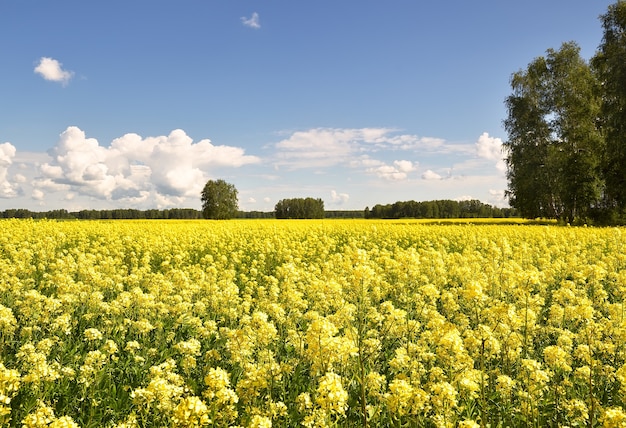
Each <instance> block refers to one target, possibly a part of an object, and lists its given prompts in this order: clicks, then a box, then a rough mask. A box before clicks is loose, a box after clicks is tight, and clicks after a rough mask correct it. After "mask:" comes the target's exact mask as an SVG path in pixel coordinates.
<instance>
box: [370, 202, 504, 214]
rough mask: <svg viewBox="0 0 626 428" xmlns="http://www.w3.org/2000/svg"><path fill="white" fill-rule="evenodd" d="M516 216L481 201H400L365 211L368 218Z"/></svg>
mask: <svg viewBox="0 0 626 428" xmlns="http://www.w3.org/2000/svg"><path fill="white" fill-rule="evenodd" d="M515 215H516V212H515V210H514V209H511V208H497V207H492V206H491V205H488V204H483V203H482V202H480V201H479V200H476V199H472V200H469V201H452V200H438V201H423V202H416V201H398V202H395V203H393V204H387V205H381V204H376V205H374V206H373V207H372V209H371V210H369V209H367V208H366V209H365V217H366V218H502V217H513V216H515Z"/></svg>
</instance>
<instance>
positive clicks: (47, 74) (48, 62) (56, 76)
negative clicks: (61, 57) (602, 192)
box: [35, 57, 74, 86]
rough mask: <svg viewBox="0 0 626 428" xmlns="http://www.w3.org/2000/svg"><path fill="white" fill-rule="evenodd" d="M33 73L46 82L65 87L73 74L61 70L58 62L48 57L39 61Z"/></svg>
mask: <svg viewBox="0 0 626 428" xmlns="http://www.w3.org/2000/svg"><path fill="white" fill-rule="evenodd" d="M35 73H37V74H39V75H41V77H43V78H44V79H46V80H50V81H53V82H60V83H62V84H63V86H65V85H67V84H68V83H69V82H70V80H71V79H72V77H73V76H74V72H72V71H68V70H63V67H62V64H61V63H60V62H59V61H57V60H56V59H52V58H48V57H42V58H41V59H40V60H39V64H38V65H37V67H35Z"/></svg>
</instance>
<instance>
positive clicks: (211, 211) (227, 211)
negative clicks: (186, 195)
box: [201, 180, 238, 220]
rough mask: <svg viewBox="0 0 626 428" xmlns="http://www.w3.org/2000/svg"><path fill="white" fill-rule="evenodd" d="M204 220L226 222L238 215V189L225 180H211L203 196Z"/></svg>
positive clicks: (205, 186) (206, 185) (203, 191)
mask: <svg viewBox="0 0 626 428" xmlns="http://www.w3.org/2000/svg"><path fill="white" fill-rule="evenodd" d="M201 200H202V215H203V217H204V218H208V219H214V220H225V219H230V218H233V217H235V216H236V215H237V210H238V202H237V189H236V188H235V186H234V185H232V184H230V183H227V182H225V181H224V180H209V181H207V183H206V184H205V185H204V189H202V194H201Z"/></svg>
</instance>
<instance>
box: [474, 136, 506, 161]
mask: <svg viewBox="0 0 626 428" xmlns="http://www.w3.org/2000/svg"><path fill="white" fill-rule="evenodd" d="M476 153H477V154H478V156H480V157H481V158H484V159H489V160H495V161H499V160H502V140H501V139H500V138H494V137H490V136H489V133H487V132H483V133H482V134H481V136H480V137H478V141H477V142H476Z"/></svg>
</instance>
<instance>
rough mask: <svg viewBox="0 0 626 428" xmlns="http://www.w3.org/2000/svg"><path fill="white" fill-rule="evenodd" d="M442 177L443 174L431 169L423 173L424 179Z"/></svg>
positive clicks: (439, 178)
mask: <svg viewBox="0 0 626 428" xmlns="http://www.w3.org/2000/svg"><path fill="white" fill-rule="evenodd" d="M441 178H442V177H441V175H439V174H437V173H436V172H435V171H433V170H430V169H428V170H426V171H424V173H423V174H422V179H424V180H441Z"/></svg>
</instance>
